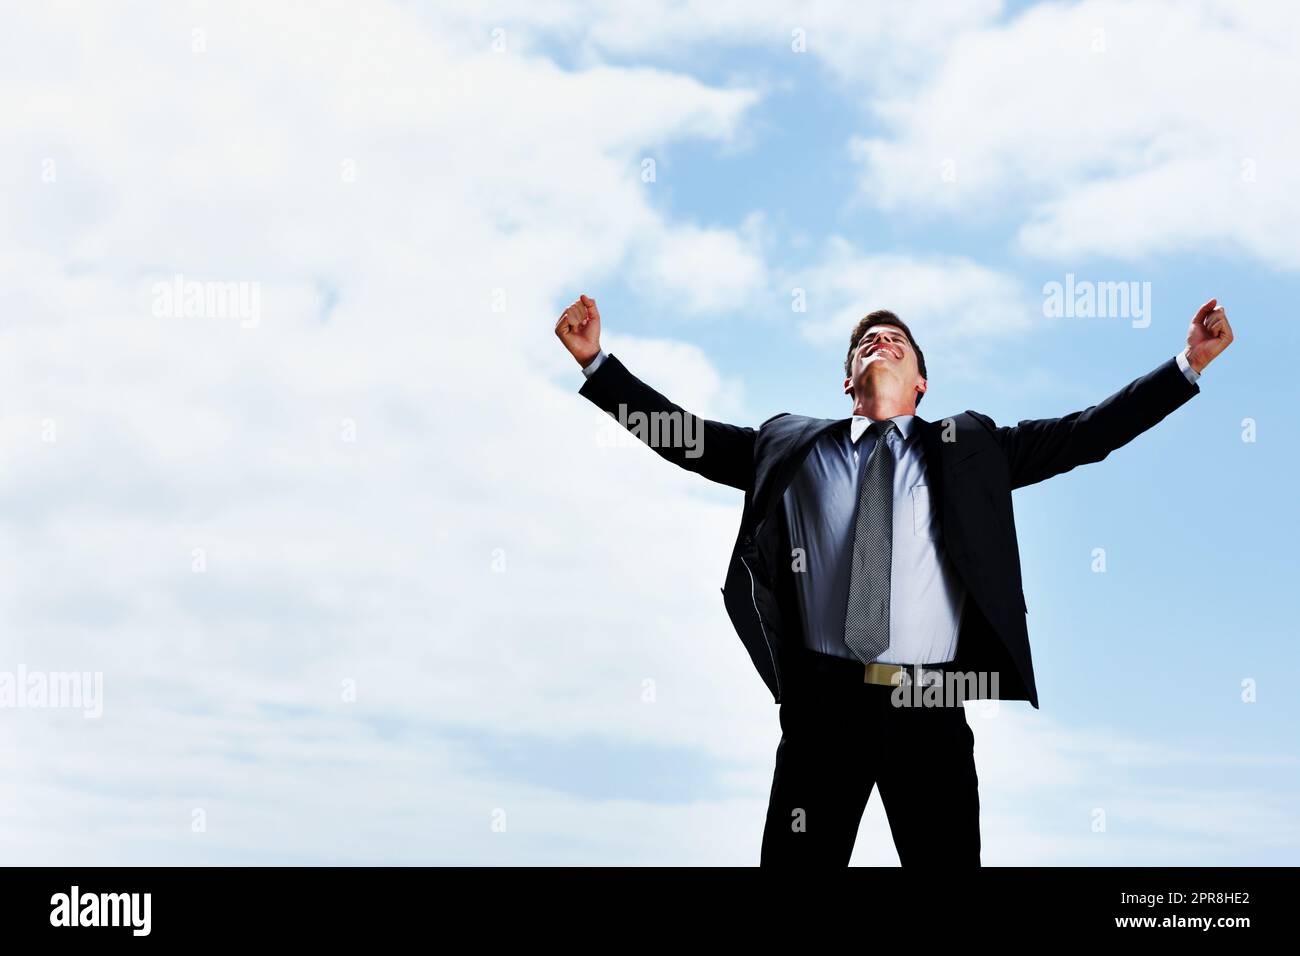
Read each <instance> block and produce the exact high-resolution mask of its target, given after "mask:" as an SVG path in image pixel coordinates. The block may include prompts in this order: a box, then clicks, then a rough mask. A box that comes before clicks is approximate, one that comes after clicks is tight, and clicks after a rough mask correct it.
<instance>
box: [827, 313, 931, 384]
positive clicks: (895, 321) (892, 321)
mask: <svg viewBox="0 0 1300 956" xmlns="http://www.w3.org/2000/svg"><path fill="white" fill-rule="evenodd" d="M877 325H893V326H897V327H898V328H900V329H902V330H903V334H904V335H906V336H907V341H908V342H910V343H911V345H912V351H913V352H915V353H916V367H917V369H918V370H919V371H920V372H921V378H924V379H928V378H929V376H928V375H926V374H925V353H923V352H922V351H921V346H919V345H917V344H916V339H914V338H912V330H911V329H909V328H908V327H907V324H906V323H904V322H903V320H902V319H900V318H899V317H898V316H896V315H894V313H892V312H890V311H889V310H888V309H877V310H876V311H875V312H871V313H868V314H867V315H865V316H864V317H862V318H861V319H858V324H857V325H855V326H854V327H853V334H852V335H850V336H849V353H848V355H846V356H845V357H844V377H845V378H852V377H853V352H854V350H856V349H857V347H858V343H859V342H861V341H862V336H864V335H866V334H867V329H870V328H872V327H873V326H877ZM924 397H925V396H924V395H920V394H918V395H917V396H916V404H917V405H920V404H921V399H922V398H924Z"/></svg>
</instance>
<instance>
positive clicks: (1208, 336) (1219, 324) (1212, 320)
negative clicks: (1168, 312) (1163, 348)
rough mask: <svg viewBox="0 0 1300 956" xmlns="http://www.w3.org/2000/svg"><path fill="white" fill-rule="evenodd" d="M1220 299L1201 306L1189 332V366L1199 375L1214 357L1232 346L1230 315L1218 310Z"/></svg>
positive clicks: (1220, 309)
mask: <svg viewBox="0 0 1300 956" xmlns="http://www.w3.org/2000/svg"><path fill="white" fill-rule="evenodd" d="M1217 305H1218V299H1211V300H1210V301H1209V302H1207V303H1205V305H1203V306H1201V307H1200V308H1199V309H1198V310H1197V312H1196V315H1195V316H1193V318H1192V324H1191V326H1190V327H1189V328H1188V330H1187V364H1188V365H1190V366H1191V367H1192V368H1193V369H1195V370H1196V373H1197V374H1198V375H1199V374H1200V373H1201V372H1203V371H1205V366H1207V365H1209V364H1210V363H1211V362H1213V361H1214V357H1215V356H1216V355H1218V354H1219V353H1220V352H1222V351H1223V350H1224V349H1226V348H1227V347H1228V346H1229V345H1231V344H1232V326H1230V325H1229V324H1228V313H1227V312H1224V311H1223V309H1222V308H1216V306H1217Z"/></svg>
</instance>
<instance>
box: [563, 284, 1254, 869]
mask: <svg viewBox="0 0 1300 956" xmlns="http://www.w3.org/2000/svg"><path fill="white" fill-rule="evenodd" d="M555 332H556V335H558V336H559V338H560V341H561V342H563V343H564V346H565V348H567V349H568V350H569V352H570V354H572V355H573V357H574V358H575V359H577V361H578V364H579V365H581V366H582V369H583V374H584V375H585V376H586V377H587V381H586V384H584V385H583V386H582V389H581V394H582V395H583V396H585V397H586V398H588V399H589V400H590V401H592V402H594V403H595V404H596V405H598V406H599V407H600V408H602V409H604V410H605V411H606V412H608V413H609V414H611V415H615V416H617V417H618V418H619V420H620V421H622V422H625V423H628V424H629V426H630V424H631V423H632V422H637V423H638V424H640V423H645V422H652V421H658V422H665V423H669V424H670V425H676V427H675V428H665V429H662V430H661V429H651V430H650V431H649V432H648V433H642V434H640V435H639V436H638V437H641V438H642V440H643V441H646V442H647V444H650V445H651V447H653V448H654V450H655V451H656V452H657V453H658V454H659V455H660V456H662V457H663V458H666V459H668V460H669V461H671V462H673V463H675V464H677V465H680V466H681V467H683V468H686V469H688V470H690V471H694V472H697V473H699V474H701V475H703V476H704V477H705V478H708V479H710V480H712V481H717V482H721V483H722V484H725V485H729V486H731V487H733V488H738V489H740V490H741V491H743V492H744V493H745V504H744V511H743V513H742V515H741V520H740V532H739V534H738V536H737V539H736V544H735V548H734V550H733V552H732V558H731V565H730V567H729V569H728V572H727V578H726V584H725V587H724V588H723V590H722V593H723V601H724V603H725V605H726V608H727V613H728V615H729V616H730V618H731V621H732V623H733V624H734V625H735V628H736V631H737V633H738V634H739V635H740V639H741V642H742V643H743V644H744V646H745V649H746V650H747V651H748V652H749V655H750V659H751V660H752V661H753V663H754V666H755V668H757V670H758V672H759V674H760V676H761V677H762V678H763V680H764V682H765V683H766V684H767V686H768V689H769V690H770V691H771V692H772V695H773V699H774V700H775V701H776V703H778V704H779V705H780V723H781V741H780V743H779V745H778V746H777V751H776V767H775V772H774V774H773V779H772V790H771V794H770V796H769V801H768V811H767V822H766V825H765V827H764V830H763V846H762V851H761V863H762V864H763V865H771V864H796V863H797V864H820V865H834V866H843V865H846V864H847V863H848V861H849V857H850V855H851V853H852V851H853V844H854V841H855V839H856V836H857V830H858V824H859V822H860V821H861V818H862V812H863V809H864V808H865V806H866V802H867V799H868V797H869V796H870V794H871V790H872V787H874V786H877V785H878V786H879V787H880V795H881V799H882V800H883V801H884V805H885V812H886V815H887V816H888V818H889V825H890V830H891V832H892V833H893V836H894V845H895V847H896V848H897V850H898V856H899V860H900V861H901V862H902V864H903V865H904V866H910V865H928V866H938V865H970V866H978V865H979V864H980V836H979V792H978V778H977V776H976V772H975V759H974V735H973V734H972V732H971V730H970V726H969V724H968V723H967V721H966V712H965V709H964V707H962V706H961V701H962V700H963V699H971V698H1000V699H1009V700H1028V701H1029V702H1030V703H1031V704H1032V705H1033V706H1034V707H1035V708H1037V707H1038V692H1037V690H1036V688H1035V685H1034V670H1033V663H1032V660H1031V658H1030V653H1029V638H1028V632H1027V630H1026V626H1025V614H1026V613H1027V611H1028V608H1027V606H1026V604H1025V598H1024V591H1023V589H1022V586H1021V577H1020V555H1019V548H1018V544H1017V540H1016V530H1015V520H1014V517H1013V515H1012V507H1011V492H1012V490H1013V489H1015V488H1022V487H1024V486H1025V485H1031V484H1034V483H1035V482H1039V481H1042V480H1043V479H1045V478H1050V477H1052V476H1053V475H1059V474H1061V473H1062V472H1066V471H1069V470H1071V469H1072V468H1074V467H1076V466H1077V465H1081V464H1085V463H1088V462H1097V461H1101V460H1102V459H1103V458H1105V457H1106V456H1107V455H1108V454H1110V452H1112V451H1114V450H1115V449H1116V448H1119V447H1120V446H1122V445H1125V444H1127V443H1128V442H1129V441H1131V440H1132V439H1134V438H1135V437H1137V436H1138V435H1139V434H1141V433H1142V432H1144V431H1146V430H1147V429H1148V428H1151V427H1152V426H1153V425H1155V424H1156V423H1157V422H1159V421H1160V420H1161V419H1163V418H1164V417H1165V416H1166V415H1168V414H1169V413H1170V412H1172V411H1173V410H1174V409H1176V408H1178V407H1179V406H1180V405H1182V404H1183V403H1184V402H1186V401H1187V400H1188V399H1190V398H1191V397H1192V396H1193V395H1195V394H1197V393H1198V392H1199V391H1200V387H1199V386H1198V385H1197V384H1196V382H1197V379H1198V378H1199V376H1200V374H1201V372H1203V371H1204V369H1205V367H1206V365H1208V364H1209V363H1210V362H1211V361H1212V360H1213V359H1214V358H1215V357H1216V356H1217V355H1218V354H1219V353H1220V352H1222V351H1223V350H1224V349H1225V348H1227V347H1228V345H1229V344H1231V342H1232V329H1231V327H1230V326H1229V325H1228V317H1227V314H1226V313H1225V312H1224V310H1223V309H1222V308H1219V307H1218V306H1217V302H1216V300H1214V299H1211V300H1210V301H1209V302H1206V303H1205V304H1204V305H1203V306H1201V308H1200V309H1199V310H1198V311H1197V313H1196V315H1195V316H1194V317H1193V319H1192V322H1191V326H1190V327H1189V329H1188V333H1187V346H1186V348H1185V349H1184V350H1183V351H1182V352H1180V353H1179V354H1178V355H1177V356H1175V357H1174V358H1171V359H1169V360H1168V361H1167V362H1165V363H1163V364H1162V365H1160V366H1159V367H1158V368H1156V369H1155V370H1154V371H1152V372H1150V373H1148V374H1147V375H1144V376H1143V377H1141V378H1139V379H1137V380H1136V381H1134V382H1132V383H1130V384H1129V385H1127V386H1126V387H1125V388H1123V389H1122V390H1121V391H1119V392H1116V393H1115V394H1114V395H1112V396H1110V397H1109V398H1107V399H1106V400H1105V401H1103V402H1101V403H1100V404H1098V405H1095V406H1093V407H1091V408H1089V409H1086V410H1085V411H1082V412H1075V413H1073V414H1070V415H1066V416H1065V417H1063V418H1048V419H1039V420H1027V421H1022V422H1020V423H1019V424H1018V425H1015V426H1011V427H1007V426H998V425H996V424H995V423H994V422H993V420H992V419H990V418H989V417H988V416H986V415H982V414H980V413H979V412H973V411H966V412H963V413H962V414H960V415H955V416H952V417H951V418H946V419H942V420H940V421H936V422H928V421H926V420H925V419H923V418H920V417H919V416H918V415H917V414H916V409H917V405H918V404H919V403H920V402H921V400H922V397H923V396H924V395H925V392H926V388H927V381H926V369H925V356H924V355H923V354H922V352H921V349H920V348H919V347H918V345H917V343H916V340H915V339H914V338H913V336H912V332H911V330H910V329H909V328H908V327H907V325H906V324H904V322H903V321H902V320H901V319H899V318H898V316H896V315H894V314H893V313H892V312H886V311H879V312H872V313H871V314H870V315H868V316H866V317H865V318H864V319H862V320H861V321H859V322H858V324H857V326H856V328H854V329H853V333H852V335H851V337H850V339H849V351H848V355H847V357H846V359H845V363H844V373H845V379H844V393H845V394H846V395H848V396H849V397H850V398H852V400H853V412H852V416H851V417H850V418H844V419H838V420H835V419H816V418H806V417H803V416H800V415H791V414H788V413H782V414H780V415H776V416H774V417H772V418H769V419H768V420H767V421H765V422H763V424H762V425H761V426H759V428H758V429H753V428H744V427H739V426H736V425H727V424H723V423H721V422H715V421H701V420H699V419H697V418H695V416H692V415H691V414H690V413H689V412H686V411H684V410H683V409H681V408H679V407H678V406H676V405H674V404H673V403H672V402H670V401H669V400H668V399H667V398H665V397H664V396H662V395H660V394H659V393H658V392H656V391H655V390H654V389H652V388H650V387H649V386H648V385H646V384H645V383H643V382H641V381H640V380H639V379H638V378H636V376H634V375H633V374H632V373H631V372H629V371H628V370H627V369H626V368H624V367H623V365H622V363H621V362H619V360H618V359H617V358H615V357H614V356H613V355H607V354H605V353H604V352H602V351H601V348H600V312H599V310H598V309H597V308H596V303H595V301H594V300H592V299H591V298H590V297H588V296H586V295H583V296H581V297H580V298H579V299H578V300H577V301H575V302H574V303H573V304H572V305H570V306H569V307H568V308H567V309H565V310H564V313H563V314H562V315H561V316H560V318H559V320H558V321H557V323H556V326H555ZM664 433H667V434H668V435H669V436H670V438H669V440H667V441H664V440H659V439H661V438H662V436H663V434H664ZM686 436H695V437H696V440H694V441H685V440H684V438H685V437H686Z"/></svg>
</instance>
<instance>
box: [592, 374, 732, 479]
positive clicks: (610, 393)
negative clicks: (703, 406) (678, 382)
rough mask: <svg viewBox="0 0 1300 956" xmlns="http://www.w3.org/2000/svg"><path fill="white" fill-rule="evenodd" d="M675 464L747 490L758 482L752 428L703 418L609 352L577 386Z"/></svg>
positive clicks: (659, 453) (660, 454)
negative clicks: (642, 378) (655, 387)
mask: <svg viewBox="0 0 1300 956" xmlns="http://www.w3.org/2000/svg"><path fill="white" fill-rule="evenodd" d="M578 394H579V395H581V396H582V397H583V398H586V399H587V400H588V401H590V402H592V403H594V404H595V405H597V406H598V407H600V408H601V409H602V410H604V411H605V412H607V413H609V414H610V415H612V416H614V417H615V418H616V419H618V421H619V423H620V424H622V425H623V426H624V427H625V428H627V430H628V431H630V432H631V433H632V434H633V435H635V436H636V437H637V438H639V439H640V440H641V441H643V442H645V444H647V445H649V446H650V447H651V448H652V449H654V451H655V453H656V454H658V455H659V456H660V457H661V458H664V459H666V460H667V461H671V462H672V463H673V464H674V465H678V466H679V467H682V468H685V469H686V470H687V471H693V472H695V473H696V474H698V475H703V476H704V477H705V478H708V479H709V480H710V481H716V482H719V483H720V484H724V485H729V486H730V487H732V488H738V489H740V490H741V491H748V490H749V489H750V488H751V486H752V485H753V483H754V436H755V434H756V432H755V430H754V429H753V428H748V427H744V426H740V425H728V424H726V423H724V422H715V421H710V420H708V419H703V418H700V417H699V416H697V415H693V414H692V413H690V412H688V411H686V410H685V409H683V408H681V407H680V406H678V405H675V404H673V403H672V402H670V401H669V400H668V399H667V398H665V397H664V396H662V395H660V394H659V393H658V392H656V391H655V390H654V389H653V388H651V387H650V386H649V385H647V384H645V382H643V381H641V380H640V379H639V378H637V377H636V376H635V375H633V374H632V373H631V372H629V371H628V370H627V368H626V367H625V366H624V365H623V363H622V362H620V361H619V360H618V359H617V358H616V357H615V356H614V355H612V354H611V355H607V356H606V357H605V359H604V361H602V362H601V364H600V367H599V368H598V369H596V371H595V372H593V373H592V375H591V377H590V378H589V379H587V381H586V383H585V384H584V385H583V386H582V388H581V389H580V390H579V392H578Z"/></svg>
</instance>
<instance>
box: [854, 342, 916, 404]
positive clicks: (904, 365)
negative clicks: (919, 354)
mask: <svg viewBox="0 0 1300 956" xmlns="http://www.w3.org/2000/svg"><path fill="white" fill-rule="evenodd" d="M852 368H853V374H852V377H851V378H846V379H845V380H844V394H846V395H852V394H853V391H854V386H855V385H860V384H865V383H866V382H867V381H868V380H870V379H875V380H876V386H875V387H876V388H879V387H880V385H881V384H882V379H884V380H890V381H896V382H897V383H898V385H899V386H901V389H902V390H903V391H908V390H916V391H917V392H918V397H919V395H920V394H922V393H924V392H925V379H923V378H922V377H921V370H920V367H919V366H918V365H917V361H916V350H915V349H913V348H912V343H910V342H909V341H907V334H906V333H905V332H903V330H902V329H900V328H899V327H898V326H896V325H873V326H872V327H871V328H869V329H867V331H866V333H865V334H864V335H863V336H862V338H861V339H860V340H859V341H858V345H857V348H855V349H854V350H853V365H852Z"/></svg>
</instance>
